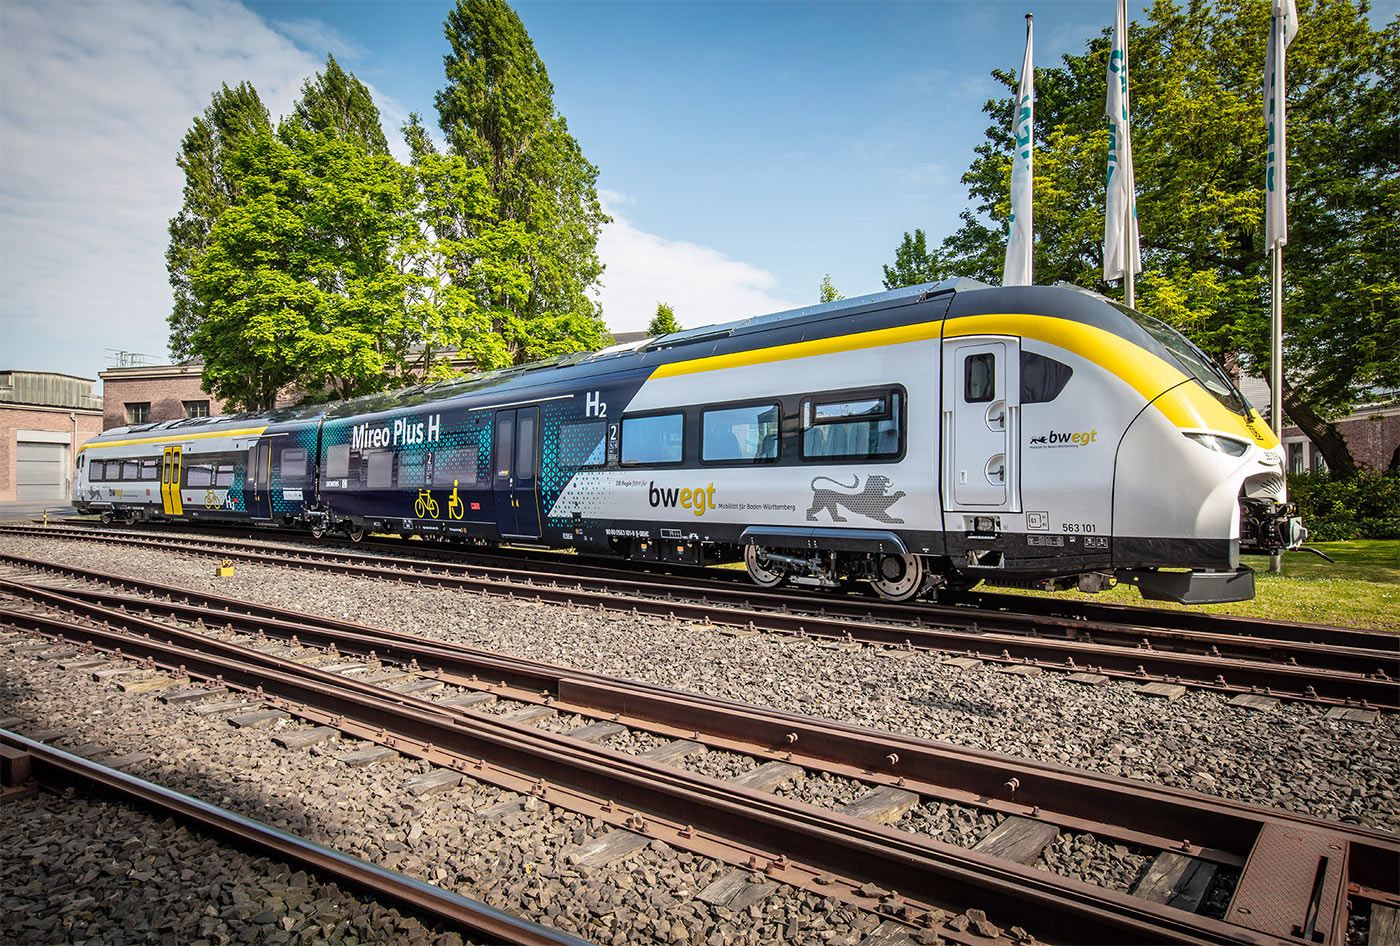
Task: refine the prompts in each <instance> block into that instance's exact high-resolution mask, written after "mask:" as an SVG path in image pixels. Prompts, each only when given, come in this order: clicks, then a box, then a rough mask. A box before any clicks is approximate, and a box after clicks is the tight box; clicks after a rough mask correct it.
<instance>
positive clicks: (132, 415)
mask: <svg viewBox="0 0 1400 946" xmlns="http://www.w3.org/2000/svg"><path fill="white" fill-rule="evenodd" d="M126 422H127V423H128V424H149V423H150V422H151V402H150V401H127V402H126Z"/></svg>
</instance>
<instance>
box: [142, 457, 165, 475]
mask: <svg viewBox="0 0 1400 946" xmlns="http://www.w3.org/2000/svg"><path fill="white" fill-rule="evenodd" d="M156 463H157V461H156V458H155V457H148V458H147V459H145V460H142V461H141V479H143V480H158V479H160V470H159V469H158V468H157V466H156Z"/></svg>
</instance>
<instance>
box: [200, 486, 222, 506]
mask: <svg viewBox="0 0 1400 946" xmlns="http://www.w3.org/2000/svg"><path fill="white" fill-rule="evenodd" d="M221 505H223V500H221V499H219V494H218V493H216V492H214V491H213V490H212V489H209V490H205V491H204V508H205V509H218V508H219V507H220V506H221Z"/></svg>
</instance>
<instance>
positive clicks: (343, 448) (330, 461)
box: [326, 443, 350, 480]
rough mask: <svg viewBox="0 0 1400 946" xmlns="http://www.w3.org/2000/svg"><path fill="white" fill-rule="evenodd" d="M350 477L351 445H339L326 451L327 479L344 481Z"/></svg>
mask: <svg viewBox="0 0 1400 946" xmlns="http://www.w3.org/2000/svg"><path fill="white" fill-rule="evenodd" d="M349 475H350V445H349V444H348V443H342V444H337V445H336V446H334V447H330V448H328V449H327V450H326V478H327V479H332V480H343V479H345V478H346V477H347V476H349Z"/></svg>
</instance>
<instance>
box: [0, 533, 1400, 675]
mask: <svg viewBox="0 0 1400 946" xmlns="http://www.w3.org/2000/svg"><path fill="white" fill-rule="evenodd" d="M6 528H10V529H16V528H23V527H0V532H3V531H5V529H6ZM37 534H44V535H52V536H54V537H58V538H63V537H77V538H81V537H82V536H83V535H84V534H86V535H96V536H101V537H103V538H104V539H107V540H109V541H117V542H125V541H127V540H135V542H136V543H137V544H143V545H146V544H149V545H150V546H151V547H156V548H160V547H168V546H172V545H178V546H180V547H183V548H189V549H191V550H195V551H198V550H200V549H201V548H202V547H205V546H208V547H210V550H208V554H211V555H212V554H217V553H216V552H214V551H212V547H213V544H214V543H216V542H226V543H229V545H228V546H225V547H231V548H233V549H236V550H238V551H240V552H248V551H252V552H266V553H269V554H281V555H288V556H292V557H295V558H299V559H311V560H317V559H319V560H321V561H324V562H339V563H346V564H350V565H370V566H377V567H392V568H398V569H409V570H414V571H418V570H427V571H428V572H432V571H433V570H435V569H440V570H442V571H444V572H446V573H448V574H452V575H457V576H465V577H483V578H484V577H497V578H503V579H507V580H510V579H515V580H520V579H522V578H523V579H527V580H528V581H529V582H532V583H545V582H551V581H553V582H557V581H560V580H566V581H568V582H571V583H573V584H576V585H577V586H579V587H580V588H581V589H585V590H597V589H606V590H621V591H623V592H625V593H627V594H632V595H638V596H645V597H658V596H666V597H668V599H670V598H674V597H676V596H682V597H687V598H688V597H693V596H702V598H704V599H708V600H710V601H713V602H715V603H722V604H724V605H726V606H735V605H738V606H740V607H743V608H753V609H754V610H771V611H780V612H790V613H792V614H794V615H800V614H811V615H815V616H819V617H831V618H843V617H844V618H848V619H851V620H858V621H863V622H876V621H878V622H882V623H888V624H893V625H896V626H907V627H910V628H912V629H918V628H921V627H923V626H925V625H928V624H930V623H932V624H940V623H941V624H946V625H949V626H968V625H971V626H973V627H976V628H978V629H981V630H992V631H1002V632H1006V633H1014V634H1023V635H1032V636H1044V635H1050V636H1062V637H1066V638H1068V639H1076V640H1089V639H1093V640H1094V642H1096V643H1104V644H1110V643H1111V644H1120V645H1124V646H1130V647H1138V646H1142V645H1146V646H1148V647H1149V648H1150V647H1158V648H1166V649H1169V650H1173V651H1179V652H1182V653H1197V654H1212V655H1219V656H1228V657H1235V658H1243V659H1250V658H1253V659H1272V660H1274V661H1277V662H1285V663H1286V662H1287V661H1288V660H1289V659H1290V658H1293V659H1298V658H1299V657H1302V656H1305V657H1307V659H1309V660H1310V661H1312V662H1313V664H1314V665H1319V666H1327V667H1331V668H1333V669H1342V670H1345V669H1355V662H1356V661H1357V660H1358V659H1361V660H1366V659H1371V660H1381V661H1384V660H1387V659H1389V660H1398V659H1400V635H1397V634H1394V633H1390V632H1386V631H1375V630H1367V629H1362V628H1343V627H1332V626H1328V625H1319V624H1292V623H1287V622H1278V621H1267V620H1262V619H1259V618H1236V617H1234V616H1225V615H1212V614H1206V613H1204V612H1194V611H1185V610H1177V609H1173V610H1163V609H1153V608H1140V607H1139V608H1130V607H1128V606H1125V605H1122V606H1115V605H1094V606H1093V607H1094V608H1095V609H1096V610H1097V611H1098V612H1101V613H1105V614H1111V615H1113V617H1104V618H1100V619H1086V617H1087V615H1086V614H1084V613H1082V612H1083V609H1079V608H1077V607H1076V605H1077V604H1078V602H1072V601H1067V600H1063V599H1052V598H1032V597H1028V596H1014V595H990V594H987V593H983V594H982V599H984V600H988V601H989V602H991V603H992V604H993V605H995V606H988V607H977V608H974V607H969V606H966V605H950V604H947V603H933V602H927V601H918V602H892V601H883V600H875V599H870V598H858V597H853V596H851V595H836V594H831V593H823V592H821V591H816V590H814V591H804V592H796V593H794V592H791V591H782V590H775V589H764V588H759V587H758V586H756V585H753V584H752V583H750V582H748V581H747V579H746V578H744V577H742V576H743V573H741V572H736V573H734V574H735V576H736V577H735V579H732V580H726V579H720V578H718V577H717V576H715V575H705V576H700V575H678V574H675V573H647V572H642V571H639V570H637V569H621V568H616V567H611V568H609V567H601V566H599V565H597V564H594V563H595V562H596V561H597V559H590V558H586V557H581V556H568V558H567V560H566V559H565V557H564V556H561V555H559V554H554V553H550V554H547V555H539V556H533V557H524V558H523V560H524V561H528V562H530V563H531V564H532V565H534V566H536V567H543V568H545V569H547V570H542V571H522V570H521V568H520V561H519V560H516V561H513V562H512V561H510V559H509V557H508V556H503V555H499V554H491V555H480V554H473V555H472V556H471V558H472V560H470V561H462V560H461V558H460V556H458V557H455V558H454V557H452V556H450V555H449V554H447V553H446V552H445V551H440V550H439V549H438V548H435V547H433V546H424V547H423V549H422V550H421V551H424V552H427V553H428V555H427V557H425V556H424V555H422V554H419V550H414V553H413V554H406V550H405V548H404V547H403V546H402V545H398V546H397V547H396V546H394V545H392V544H390V543H376V544H375V546H374V547H379V548H383V549H384V551H386V552H394V553H396V554H394V555H392V556H389V555H376V554H373V553H371V552H370V551H367V550H366V547H365V546H364V545H362V544H361V545H357V546H353V547H350V548H348V549H343V548H307V547H304V546H302V547H297V546H294V545H286V544H282V545H270V544H268V543H267V542H257V541H254V542H248V543H244V542H238V541H236V540H230V539H224V538H215V537H210V536H200V535H178V536H133V535H132V534H131V533H130V532H128V531H124V530H105V531H103V530H96V529H84V530H81V531H80V532H76V534H75V530H60V531H49V532H39V533H37ZM265 538H268V539H280V540H283V541H286V540H287V537H284V536H276V535H269V536H266V537H265ZM580 558H583V559H584V561H583V562H580V561H579V559H580ZM482 559H489V560H492V561H495V562H497V564H486V563H483V561H482ZM709 571H710V572H717V571H721V570H717V569H709ZM648 575H650V577H646V576H648ZM964 594H970V593H964ZM1022 603H1024V606H1022ZM1176 616H1181V617H1182V618H1183V620H1182V621H1180V622H1177V621H1176V620H1175V617H1176ZM1148 619H1150V620H1148ZM1202 619H1207V620H1204V621H1203V620H1202ZM1368 651H1373V652H1374V653H1373V654H1368V653H1367V652H1368Z"/></svg>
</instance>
